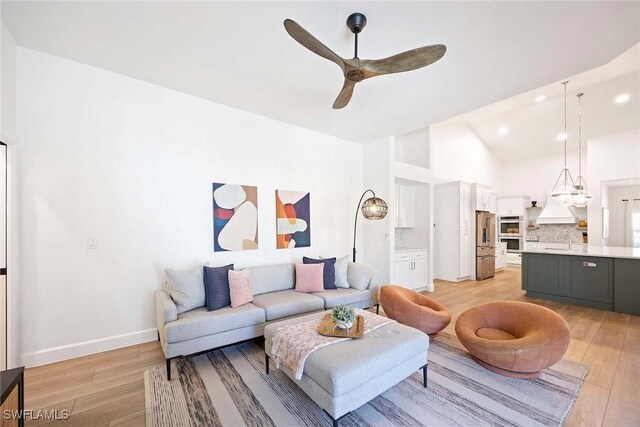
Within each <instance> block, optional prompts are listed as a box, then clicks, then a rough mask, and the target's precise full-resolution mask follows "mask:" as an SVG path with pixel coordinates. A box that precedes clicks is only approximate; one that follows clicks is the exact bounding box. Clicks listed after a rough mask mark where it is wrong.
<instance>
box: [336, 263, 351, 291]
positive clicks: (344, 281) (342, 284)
mask: <svg viewBox="0 0 640 427" xmlns="http://www.w3.org/2000/svg"><path fill="white" fill-rule="evenodd" d="M348 268H349V255H346V256H343V257H342V258H338V259H337V260H336V287H337V288H345V289H346V288H348V287H349V276H348V275H347V271H348Z"/></svg>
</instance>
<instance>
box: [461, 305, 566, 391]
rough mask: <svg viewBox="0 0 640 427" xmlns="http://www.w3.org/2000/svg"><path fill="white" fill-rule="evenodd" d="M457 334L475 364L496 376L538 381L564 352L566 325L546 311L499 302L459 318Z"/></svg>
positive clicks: (540, 307) (471, 310)
mask: <svg viewBox="0 0 640 427" xmlns="http://www.w3.org/2000/svg"><path fill="white" fill-rule="evenodd" d="M456 335H457V336H458V339H459V340H460V342H461V343H462V345H464V346H465V347H466V349H467V350H469V353H471V355H472V356H473V357H474V359H475V360H476V362H478V363H479V364H481V365H482V366H484V367H485V368H487V369H489V370H491V371H493V372H496V373H498V374H502V375H506V376H508V377H514V378H524V379H531V378H537V377H539V376H540V374H541V373H542V370H543V369H546V368H548V367H549V366H551V365H553V364H555V363H556V362H558V361H559V360H560V359H562V356H564V353H565V352H566V351H567V347H568V346H569V341H570V339H571V336H570V331H569V325H568V324H567V322H566V321H565V320H564V319H563V318H562V316H560V315H559V314H557V313H555V312H554V311H552V310H549V309H548V308H545V307H542V306H539V305H536V304H529V303H526V302H516V301H500V302H493V303H489V304H484V305H479V306H477V307H473V308H470V309H469V310H467V311H465V312H464V313H462V314H461V315H460V317H458V320H457V321H456Z"/></svg>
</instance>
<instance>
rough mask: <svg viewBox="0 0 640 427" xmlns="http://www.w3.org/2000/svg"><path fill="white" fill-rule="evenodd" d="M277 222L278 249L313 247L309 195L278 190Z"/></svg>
mask: <svg viewBox="0 0 640 427" xmlns="http://www.w3.org/2000/svg"><path fill="white" fill-rule="evenodd" d="M276 221H277V223H276V240H277V247H278V249H286V248H308V247H309V246H311V204H310V203H309V193H303V192H299V191H285V190H276Z"/></svg>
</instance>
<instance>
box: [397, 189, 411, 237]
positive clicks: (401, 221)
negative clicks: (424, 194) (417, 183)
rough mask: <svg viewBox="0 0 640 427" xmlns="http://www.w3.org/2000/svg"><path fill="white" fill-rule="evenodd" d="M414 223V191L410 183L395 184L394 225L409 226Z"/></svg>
mask: <svg viewBox="0 0 640 427" xmlns="http://www.w3.org/2000/svg"><path fill="white" fill-rule="evenodd" d="M414 223H415V191H414V188H413V187H412V186H410V185H405V184H396V223H395V225H396V227H402V228H411V227H413V226H414Z"/></svg>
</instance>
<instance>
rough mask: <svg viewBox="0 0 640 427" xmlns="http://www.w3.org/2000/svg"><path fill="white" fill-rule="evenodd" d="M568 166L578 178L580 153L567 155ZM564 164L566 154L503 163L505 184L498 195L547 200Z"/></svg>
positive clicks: (503, 182)
mask: <svg viewBox="0 0 640 427" xmlns="http://www.w3.org/2000/svg"><path fill="white" fill-rule="evenodd" d="M585 151H586V150H583V154H582V156H583V157H582V167H583V171H582V172H583V176H584V177H585V179H586V180H587V184H590V183H589V177H588V175H587V171H586V167H587V165H586V163H587V158H586V152H585ZM567 166H568V167H569V171H570V172H571V175H573V178H574V179H577V178H578V152H577V151H574V152H570V153H568V154H567ZM563 167H564V154H559V155H558V154H556V155H551V156H543V157H537V158H533V159H525V160H516V161H512V162H504V163H502V177H501V186H500V192H499V194H498V196H504V197H508V196H515V195H525V196H530V197H531V200H536V201H537V202H538V206H544V205H546V203H547V193H548V192H549V190H551V189H552V188H553V185H554V184H555V182H556V180H557V179H558V175H560V171H561V170H562V168H563Z"/></svg>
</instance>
